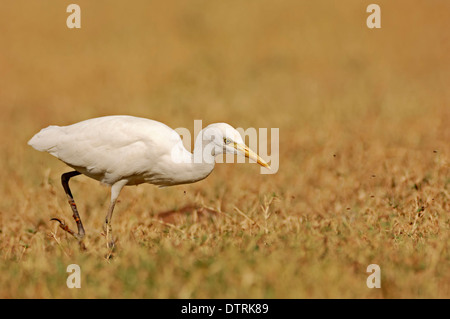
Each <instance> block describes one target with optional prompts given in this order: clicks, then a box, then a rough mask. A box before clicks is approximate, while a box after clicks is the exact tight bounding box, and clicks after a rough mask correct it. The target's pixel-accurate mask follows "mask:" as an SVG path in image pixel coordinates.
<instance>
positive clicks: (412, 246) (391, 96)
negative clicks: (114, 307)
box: [0, 0, 450, 298]
mask: <svg viewBox="0 0 450 319" xmlns="http://www.w3.org/2000/svg"><path fill="white" fill-rule="evenodd" d="M344 2H345V4H344ZM69 3H70V2H64V1H58V3H55V1H49V0H41V1H24V0H16V1H2V6H1V7H2V9H1V10H0V47H1V49H0V74H1V76H0V111H1V120H0V121H1V126H0V165H1V168H2V169H1V176H2V178H1V182H0V194H1V201H0V298H72V297H74V298H449V297H450V272H449V269H450V267H449V266H450V244H449V234H450V232H449V230H450V220H449V217H450V214H449V212H450V166H449V157H450V90H449V87H450V41H449V40H450V39H449V32H448V30H450V20H449V19H448V14H447V13H448V12H450V2H448V1H384V0H380V1H377V3H378V4H379V5H380V7H381V10H382V11H381V12H382V13H381V18H382V28H381V29H377V30H371V29H368V28H367V26H366V18H367V16H368V13H366V7H367V5H368V4H369V3H370V2H367V3H366V2H364V1H360V0H346V1H331V0H319V1H294V0H293V1H276V2H274V1H268V0H267V1H266V0H260V1H237V0H236V1H235V0H233V1H223V2H219V1H207V0H203V1H200V0H194V1H172V2H171V3H170V4H168V3H166V2H163V1H158V2H156V1H153V2H151V1H143V0H142V1H133V2H132V3H133V4H130V2H126V1H111V0H109V1H106V0H103V1H100V0H98V1H86V0H78V1H77V2H76V3H77V4H79V5H80V7H81V17H82V20H81V24H82V27H81V29H79V30H70V29H68V28H67V27H66V18H67V16H68V15H69V14H68V13H66V7H67V5H68V4H69ZM112 114H130V115H135V116H142V117H146V118H152V119H156V120H159V121H162V122H164V123H166V124H167V125H169V126H171V127H173V128H176V127H186V128H188V129H190V130H193V123H194V120H195V119H201V120H202V121H203V125H204V126H206V125H207V124H210V123H213V122H228V123H230V124H231V125H233V126H235V127H243V128H248V127H255V128H279V129H280V141H279V145H280V146H279V152H280V153H279V156H280V166H279V170H278V172H277V173H276V174H273V175H262V174H260V172H259V167H258V166H257V165H255V164H217V165H216V168H215V170H214V171H213V173H212V174H211V175H210V176H209V177H208V178H207V179H206V180H204V181H201V182H198V183H196V184H192V185H184V186H176V187H172V188H165V189H158V188H156V187H154V186H152V185H140V186H137V187H134V186H133V187H129V188H125V189H124V190H123V191H122V193H121V196H120V197H119V203H118V204H117V206H116V209H115V213H114V218H113V225H112V226H113V229H114V232H115V235H116V236H117V237H118V243H117V247H116V249H115V250H114V251H113V252H110V251H109V250H108V249H107V247H106V242H105V238H104V237H103V236H102V235H101V230H102V223H103V220H104V216H105V214H106V210H107V206H108V201H109V188H108V187H106V186H102V185H100V184H99V183H98V182H96V181H94V180H91V179H89V178H87V177H84V176H79V177H76V178H74V179H73V180H72V181H71V188H72V191H73V193H74V197H75V200H76V202H77V204H78V208H79V211H80V214H81V218H82V220H83V222H84V226H85V229H86V232H87V234H86V239H85V245H86V250H84V251H83V250H80V248H79V246H78V244H77V242H76V240H74V238H71V237H70V236H68V235H66V234H65V233H63V232H62V231H61V229H59V228H58V226H57V224H56V223H55V222H50V218H52V217H61V218H63V219H65V220H66V221H67V222H70V223H71V225H72V226H73V223H72V222H73V220H72V219H71V211H70V208H69V205H67V202H66V198H65V194H64V192H63V189H62V187H61V185H60V175H61V174H62V173H64V172H66V171H69V170H70V169H69V168H68V167H67V166H65V165H64V163H62V162H60V161H58V160H57V159H55V158H53V157H52V156H50V155H49V154H45V153H40V152H37V151H35V150H34V149H32V148H31V147H29V146H28V145H27V141H28V139H30V138H31V136H33V134H35V133H36V132H37V131H39V130H40V129H41V128H43V127H46V126H48V125H51V124H56V125H67V124H71V123H75V122H78V121H81V120H84V119H87V118H91V117H97V116H103V115H112ZM70 264H78V265H79V266H80V267H81V288H80V289H69V288H67V286H66V279H67V277H68V275H69V274H68V273H67V272H66V267H67V266H68V265H70ZM370 264H378V265H379V266H380V268H381V289H376V288H375V289H369V288H368V287H367V286H366V279H367V277H368V276H369V274H368V273H367V272H366V268H367V266H368V265H370Z"/></svg>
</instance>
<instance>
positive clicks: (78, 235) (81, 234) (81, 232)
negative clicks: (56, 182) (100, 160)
mask: <svg viewBox="0 0 450 319" xmlns="http://www.w3.org/2000/svg"><path fill="white" fill-rule="evenodd" d="M80 174H81V173H80V172H77V171H73V172H68V173H64V174H62V175H61V184H62V186H63V188H64V191H65V192H66V195H67V199H68V202H69V205H70V207H71V208H72V212H73V215H72V217H73V219H74V220H75V222H76V223H77V228H78V233H75V232H74V231H73V230H71V229H70V228H69V226H67V225H66V224H65V223H64V222H63V221H61V220H60V219H58V218H52V219H51V220H56V221H58V222H59V227H61V228H62V229H63V230H64V231H66V232H68V233H69V234H71V235H72V236H74V237H75V238H76V239H78V240H80V241H81V239H83V237H84V227H83V223H82V222H81V218H80V214H78V210H77V205H76V204H75V200H74V199H73V195H72V192H71V191H70V187H69V180H70V178H72V177H74V176H77V175H80Z"/></svg>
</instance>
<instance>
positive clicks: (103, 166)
mask: <svg viewBox="0 0 450 319" xmlns="http://www.w3.org/2000/svg"><path fill="white" fill-rule="evenodd" d="M28 144H29V145H31V146H32V147H33V148H35V149H36V150H38V151H46V152H48V153H50V154H51V155H53V156H55V157H57V158H58V159H60V160H61V161H63V162H64V163H66V164H67V165H69V166H70V167H72V168H73V169H75V171H76V172H70V173H66V174H63V176H62V183H63V187H64V189H65V191H66V194H67V196H68V199H69V203H70V204H71V207H72V209H73V212H74V219H75V221H76V222H77V226H78V234H75V233H74V232H72V231H71V230H70V229H69V228H68V227H67V226H66V225H65V224H64V223H63V222H61V221H60V220H59V219H55V220H57V221H59V222H60V226H61V228H63V229H64V230H66V231H68V232H69V233H71V234H72V235H74V236H75V237H77V238H78V239H81V238H82V237H83V236H84V229H83V226H82V224H81V220H80V218H79V215H78V212H77V210H76V206H75V202H74V200H73V197H72V194H71V193H70V189H69V186H68V181H69V179H70V178H71V177H73V176H76V175H79V173H81V174H84V175H86V176H89V177H91V178H93V179H96V180H99V181H101V182H103V183H106V184H109V185H111V187H112V188H111V204H110V208H109V210H108V214H107V216H106V220H105V230H106V232H107V233H109V232H110V230H111V226H110V220H111V217H112V211H113V209H114V204H115V202H116V199H117V197H118V195H119V193H120V191H121V189H122V188H123V187H124V186H125V185H137V184H141V183H150V184H155V185H159V186H171V185H178V184H185V183H192V182H196V181H199V180H202V179H204V178H205V177H207V176H208V175H209V174H210V173H211V171H212V170H213V168H214V163H215V161H214V158H215V156H217V155H220V154H223V153H232V154H237V153H241V154H243V155H245V156H247V157H249V158H251V159H253V160H255V161H256V162H258V163H259V164H260V165H262V166H264V167H269V166H268V164H267V163H266V162H265V161H264V160H262V159H261V158H260V157H259V156H258V155H257V154H256V153H254V152H253V151H251V150H250V149H249V148H248V147H247V146H245V144H244V143H243V141H242V138H241V136H240V134H239V133H238V132H237V131H236V130H235V129H234V128H233V127H231V126H230V125H228V124H226V123H215V124H211V125H209V126H207V127H206V128H204V129H203V130H202V131H201V132H200V134H199V136H198V137H197V139H196V141H195V147H194V153H193V154H192V153H190V152H188V151H187V150H186V149H185V148H184V146H183V143H182V140H181V138H180V136H179V135H178V134H177V133H176V132H175V131H174V130H173V129H171V128H170V127H168V126H167V125H165V124H163V123H160V122H157V121H154V120H150V119H144V118H138V117H133V116H124V115H123V116H105V117H99V118H94V119H89V120H86V121H82V122H79V123H76V124H73V125H69V126H55V125H52V126H49V127H47V128H44V129H42V130H41V131H40V132H39V133H37V134H36V135H34V136H33V137H32V138H31V139H30V140H29V141H28Z"/></svg>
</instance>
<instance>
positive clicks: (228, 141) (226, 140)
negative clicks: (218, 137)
mask: <svg viewBox="0 0 450 319" xmlns="http://www.w3.org/2000/svg"><path fill="white" fill-rule="evenodd" d="M223 142H224V143H225V144H230V143H231V139H229V138H227V137H224V138H223Z"/></svg>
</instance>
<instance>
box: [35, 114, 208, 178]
mask: <svg viewBox="0 0 450 319" xmlns="http://www.w3.org/2000/svg"><path fill="white" fill-rule="evenodd" d="M29 144H30V145H31V146H33V147H34V148H35V149H37V150H39V151H46V152H48V153H50V154H51V155H53V156H55V157H56V158H58V159H60V160H61V161H63V162H64V163H66V164H67V165H69V166H71V167H73V168H74V169H75V170H76V171H78V172H80V173H82V174H84V175H86V176H89V177H91V178H93V179H96V180H99V181H101V182H102V183H105V184H109V185H113V184H114V183H116V182H119V181H121V180H124V179H126V180H127V183H126V185H137V184H141V183H150V184H154V185H159V186H171V185H178V184H185V183H192V182H196V181H198V180H201V179H203V178H205V177H207V176H208V175H209V173H210V172H211V171H212V169H213V168H214V164H213V165H208V164H206V165H201V163H197V164H195V163H193V161H192V160H191V158H192V157H193V154H191V153H190V152H188V151H187V150H186V149H185V148H184V147H183V143H182V140H181V138H180V136H179V135H178V134H177V133H176V131H174V130H172V129H171V128H170V127H168V126H167V125H165V124H163V123H161V122H158V121H154V120H150V119H144V118H139V117H133V116H125V115H117V116H105V117H99V118H93V119H89V120H85V121H82V122H79V123H76V124H72V125H68V126H54V125H52V126H49V127H47V128H45V129H42V130H41V131H40V132H39V133H38V134H36V135H35V136H34V137H33V138H32V139H31V140H30V141H29ZM174 149H178V150H179V152H178V153H179V156H182V157H183V159H180V160H179V161H178V163H176V165H174V163H173V161H172V158H171V156H173V154H176V153H175V152H174ZM193 170H199V171H196V172H197V174H192V173H193Z"/></svg>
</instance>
